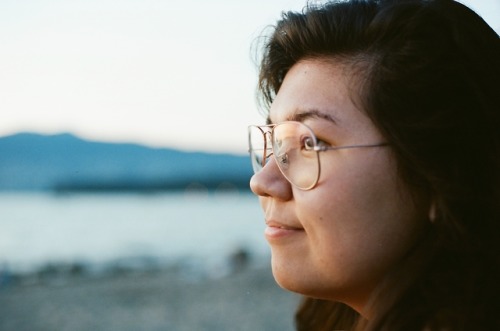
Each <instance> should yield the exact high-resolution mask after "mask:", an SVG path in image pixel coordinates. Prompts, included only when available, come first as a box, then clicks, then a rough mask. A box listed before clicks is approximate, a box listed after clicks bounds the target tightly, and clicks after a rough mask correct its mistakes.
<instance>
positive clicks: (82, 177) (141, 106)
mask: <svg viewBox="0 0 500 331" xmlns="http://www.w3.org/2000/svg"><path fill="white" fill-rule="evenodd" d="M462 2H463V3H465V4H467V5H469V6H470V7H471V8H473V9H474V10H476V11H477V12H478V13H479V14H480V15H482V16H483V18H484V19H485V20H486V21H487V22H488V23H489V24H490V25H491V26H492V27H493V28H495V29H496V30H497V32H498V31H500V1H499V0H480V1H479V0H477V1H476V0H468V1H465V0H464V1H462ZM304 4H305V0H273V1H265V0H256V1H229V0H210V1H202V0H192V1H184V2H181V1H170V0H141V1H139V0H23V1H16V0H2V1H1V2H0V44H1V45H2V51H1V52H0V114H1V115H2V116H1V119H0V307H2V308H0V330H89V329H92V330H114V329H116V330H118V329H119V330H138V329H140V330H234V329H238V330H285V329H291V328H292V325H293V321H292V315H293V309H294V307H295V305H296V303H297V300H298V298H297V297H296V296H294V295H292V294H290V293H287V292H285V291H283V290H281V289H279V288H278V287H277V285H275V284H274V281H273V279H272V276H271V274H270V271H269V267H268V265H269V250H268V247H267V244H266V243H265V240H264V239H263V235H262V232H263V228H264V225H263V218H262V213H261V210H260V207H259V205H258V201H257V199H256V198H255V197H254V196H253V195H252V194H251V193H250V191H249V189H248V180H249V178H250V176H251V168H250V163H249V160H248V159H247V155H246V152H247V133H246V127H247V125H248V124H256V123H263V118H262V117H261V116H260V115H259V112H258V110H257V107H256V102H255V85H256V81H257V69H256V64H255V63H254V59H255V58H256V56H257V55H258V51H259V48H258V45H259V44H258V41H259V36H261V35H262V33H263V32H264V31H265V29H266V27H267V26H269V25H272V24H273V23H274V22H275V21H276V20H277V19H278V18H279V17H280V14H281V12H282V11H283V10H301V9H302V7H303V5H304Z"/></svg>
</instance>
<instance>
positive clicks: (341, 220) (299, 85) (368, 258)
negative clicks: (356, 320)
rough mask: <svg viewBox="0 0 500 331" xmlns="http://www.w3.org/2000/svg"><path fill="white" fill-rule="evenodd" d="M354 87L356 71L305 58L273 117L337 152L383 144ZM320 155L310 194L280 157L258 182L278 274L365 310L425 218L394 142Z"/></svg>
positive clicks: (296, 287) (289, 283)
mask: <svg viewBox="0 0 500 331" xmlns="http://www.w3.org/2000/svg"><path fill="white" fill-rule="evenodd" d="M351 83H352V79H351V77H350V76H349V72H348V69H346V68H345V67H344V66H342V65H340V64H335V62H333V61H332V60H330V61H328V62H327V61H320V60H307V61H302V62H299V63H297V64H295V65H294V66H293V67H292V68H291V69H290V71H289V72H288V74H287V75H286V77H285V80H284V82H283V84H282V86H281V88H280V90H279V93H278V94H277V96H276V99H275V101H274V102H273V104H272V107H271V109H270V120H271V122H272V123H280V122H283V121H290V120H300V121H302V122H304V123H305V124H306V125H308V126H309V127H310V128H311V129H312V130H313V131H314V133H315V135H316V136H317V137H318V139H319V140H321V141H322V143H324V144H327V145H331V146H343V145H356V144H374V143H381V142H385V139H384V137H382V135H381V134H380V132H379V130H378V129H377V128H376V127H375V126H374V124H373V123H372V122H371V120H370V119H369V118H368V117H367V116H366V115H365V114H364V112H363V111H362V110H360V109H358V108H357V107H356V105H355V103H353V100H355V99H353V96H355V93H354V92H353V90H352V88H353V86H354V85H352V84H351ZM320 153H321V154H320V162H321V175H320V179H319V182H318V184H317V185H316V186H315V187H314V188H313V189H312V190H309V191H303V190H300V189H297V188H296V187H293V186H291V185H290V183H289V182H288V181H287V180H286V179H285V178H284V177H283V175H282V174H281V173H280V171H279V169H278V167H277V166H276V163H275V161H274V160H272V161H270V162H268V163H267V164H266V166H265V167H264V168H263V169H262V171H260V172H259V173H257V174H256V175H254V176H253V177H252V179H251V182H250V186H251V188H252V190H253V192H254V193H255V194H257V195H258V196H259V198H260V202H261V205H262V208H263V210H264V212H265V219H266V224H267V228H266V230H265V235H266V239H267V241H268V242H269V244H270V246H271V251H272V269H273V274H274V277H275V279H276V281H277V282H278V283H279V284H280V285H281V286H282V287H284V288H286V289H289V290H291V291H295V292H298V293H301V294H304V295H307V296H311V297H317V298H323V299H331V300H336V301H341V302H344V303H346V304H348V305H350V306H351V307H353V308H354V309H356V310H358V311H359V312H360V313H362V314H363V313H365V312H364V311H363V307H364V306H365V303H366V301H367V300H368V298H369V295H370V294H371V293H372V291H373V289H374V288H375V287H376V286H377V284H379V282H380V281H381V279H382V278H383V277H384V275H385V274H386V273H387V272H388V270H390V268H391V267H393V266H394V265H395V264H397V263H398V261H400V259H402V257H403V255H404V254H405V253H406V252H407V251H408V249H409V248H410V246H411V245H412V244H413V243H414V242H415V240H416V238H417V236H418V233H419V232H420V229H421V227H422V224H423V221H422V220H423V219H424V215H423V214H422V213H420V212H418V211H417V208H416V207H415V203H414V201H413V200H412V198H411V197H410V193H409V192H408V190H407V188H406V187H405V185H404V184H403V182H402V181H401V180H399V179H398V177H397V171H396V161H395V159H394V157H393V154H392V149H391V147H390V146H389V147H387V146H386V147H376V148H360V149H344V150H334V151H325V152H320Z"/></svg>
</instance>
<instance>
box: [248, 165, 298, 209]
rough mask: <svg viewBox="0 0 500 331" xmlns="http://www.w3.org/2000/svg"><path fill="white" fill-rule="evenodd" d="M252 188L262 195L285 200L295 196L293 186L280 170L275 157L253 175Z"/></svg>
mask: <svg viewBox="0 0 500 331" xmlns="http://www.w3.org/2000/svg"><path fill="white" fill-rule="evenodd" d="M250 189H251V190H252V192H253V193H254V194H256V195H258V196H261V197H273V198H276V199H279V200H283V201H287V200H290V199H291V198H292V197H293V194H292V186H291V184H290V183H289V182H288V180H287V179H286V178H285V177H284V176H283V174H282V173H281V171H280V170H279V168H278V165H277V164H276V161H275V160H274V157H271V158H270V159H269V161H268V162H267V163H266V165H265V166H264V168H262V170H261V171H259V172H258V173H256V174H254V175H253V176H252V178H251V179H250Z"/></svg>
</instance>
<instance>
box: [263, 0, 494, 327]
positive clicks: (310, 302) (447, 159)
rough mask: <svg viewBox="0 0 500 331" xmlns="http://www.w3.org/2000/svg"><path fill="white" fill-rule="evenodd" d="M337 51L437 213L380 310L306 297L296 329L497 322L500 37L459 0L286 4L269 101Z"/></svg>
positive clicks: (397, 270)
mask: <svg viewBox="0 0 500 331" xmlns="http://www.w3.org/2000/svg"><path fill="white" fill-rule="evenodd" d="M311 58H321V59H324V58H326V59H333V60H334V61H340V63H342V64H344V65H346V67H347V68H348V69H349V70H350V72H351V73H352V74H353V76H354V77H355V79H354V81H356V82H357V85H356V86H357V89H358V91H359V96H357V98H358V99H359V100H360V102H361V103H362V108H363V109H364V111H365V112H366V114H367V115H368V116H369V117H370V118H371V119H372V121H373V122H374V124H375V125H376V126H377V127H378V128H379V130H380V131H381V132H382V134H383V135H384V136H385V137H386V139H387V141H389V142H390V144H391V147H392V148H393V150H394V153H395V155H396V159H397V162H398V168H399V172H400V177H401V178H402V179H403V180H404V181H405V182H406V183H407V184H408V185H409V186H410V187H411V188H412V190H413V191H414V192H415V194H416V195H419V196H425V197H426V199H427V201H431V202H432V204H433V206H434V209H435V216H436V217H435V219H434V220H433V222H432V224H431V223H430V222H429V224H430V226H429V229H428V231H426V232H425V234H424V235H423V236H422V238H421V239H420V240H419V242H418V244H417V246H416V247H414V248H413V249H412V250H411V251H410V252H408V254H407V256H406V258H405V260H404V262H403V263H401V265H397V266H395V267H394V270H391V272H390V274H388V275H387V277H386V279H385V280H384V282H383V284H381V285H380V287H379V288H378V290H377V293H375V294H374V297H373V301H372V305H373V307H375V309H376V312H377V313H376V317H375V318H374V319H372V320H370V321H365V320H362V319H361V318H360V317H359V316H357V314H356V313H355V312H354V311H352V310H351V309H350V308H349V307H347V306H345V305H343V304H341V303H335V302H328V301H323V300H317V299H312V298H308V299H306V300H305V301H304V302H303V304H302V305H301V307H300V309H299V311H298V313H297V316H296V324H297V328H298V330H308V331H314V330H336V329H345V330H347V329H352V328H356V329H357V330H391V331H394V330H405V331H410V330H453V331H455V330H500V326H499V321H500V318H499V317H498V311H499V310H500V290H499V288H500V284H498V282H499V281H500V257H499V256H500V212H499V209H500V40H499V37H498V35H497V34H496V33H495V32H494V31H493V30H492V29H491V28H490V27H489V26H488V25H487V24H486V23H485V22H484V21H483V19H482V18H481V17H479V16H478V15H477V14H476V13H474V12H473V11H472V10H470V9H468V8H467V7H465V6H464V5H462V4H460V3H458V2H455V1H452V0H399V1H397V0H385V1H384V0H380V1H378V0H351V1H336V2H329V3H326V4H324V5H309V6H307V7H306V8H305V9H304V11H303V12H302V13H296V12H286V13H283V16H282V19H281V20H280V21H279V22H278V23H277V25H276V26H275V27H274V29H273V32H272V33H271V35H270V36H269V38H268V39H267V40H266V43H265V46H264V50H263V56H262V59H261V61H260V76H259V92H260V97H261V100H263V101H264V104H265V105H267V106H269V105H270V104H271V103H272V101H273V99H274V97H275V95H276V93H278V91H279V89H280V86H281V83H282V82H283V79H284V77H285V75H286V74H287V72H288V70H289V69H290V68H291V67H292V66H293V65H294V64H295V63H297V62H298V61H300V60H303V59H311Z"/></svg>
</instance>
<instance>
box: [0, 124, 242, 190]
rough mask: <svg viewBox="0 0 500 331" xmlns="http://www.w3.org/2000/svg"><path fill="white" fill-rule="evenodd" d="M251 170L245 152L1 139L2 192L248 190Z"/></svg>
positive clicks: (33, 137)
mask: <svg viewBox="0 0 500 331" xmlns="http://www.w3.org/2000/svg"><path fill="white" fill-rule="evenodd" d="M251 173H252V170H251V166H250V161H249V159H248V157H245V156H235V155H229V154H212V153H201V152H185V151H179V150H174V149H160V148H150V147H146V146H141V145H137V144H115V143H103V142H91V141H85V140H82V139H79V138H77V137H75V136H73V135H71V134H58V135H50V136H46V135H40V134H33V133H20V134H15V135H12V136H7V137H2V138H0V190H53V191H73V190H78V191H81V190H84V191H107V190H115V191H116V190H134V191H136V190H139V191H154V190H171V189H184V188H186V187H189V186H195V187H196V186H201V187H207V188H208V189H215V188H218V187H238V188H245V189H246V188H248V181H249V179H250V176H251Z"/></svg>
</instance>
